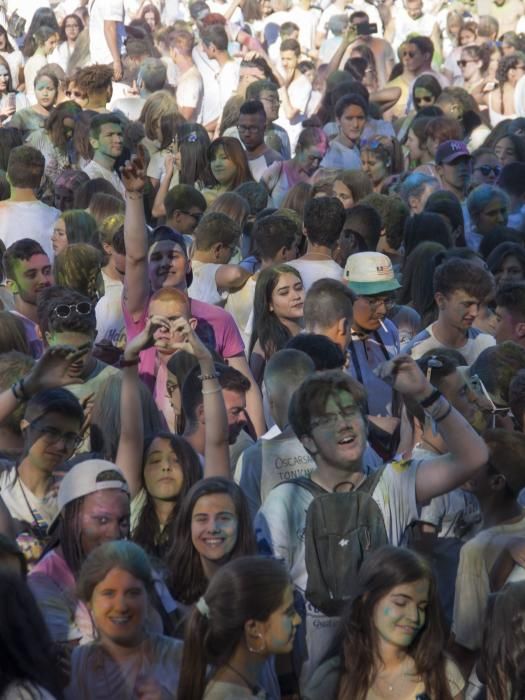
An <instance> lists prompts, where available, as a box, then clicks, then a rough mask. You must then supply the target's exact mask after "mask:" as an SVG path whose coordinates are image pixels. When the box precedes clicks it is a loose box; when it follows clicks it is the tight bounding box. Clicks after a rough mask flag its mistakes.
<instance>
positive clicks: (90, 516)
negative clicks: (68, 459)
mask: <svg viewBox="0 0 525 700" xmlns="http://www.w3.org/2000/svg"><path fill="white" fill-rule="evenodd" d="M128 536H129V496H128V494H126V493H124V492H123V491H120V490H119V489H105V490H104V491H96V492H95V493H90V494H88V495H87V496H86V497H85V498H84V501H83V503H82V505H81V507H80V542H81V545H82V551H83V552H84V554H85V555H86V556H87V555H88V554H89V553H90V552H92V551H93V550H94V549H95V547H98V546H99V545H101V544H104V542H113V541H115V540H124V539H126V538H127V537H128Z"/></svg>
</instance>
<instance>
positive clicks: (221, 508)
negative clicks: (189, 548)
mask: <svg viewBox="0 0 525 700" xmlns="http://www.w3.org/2000/svg"><path fill="white" fill-rule="evenodd" d="M238 525H239V522H238V518H237V513H236V510H235V504H234V502H233V500H232V498H231V496H229V495H228V494H227V493H211V494H207V495H205V496H201V497H200V498H199V499H198V500H197V503H196V504H195V506H194V507H193V513H192V515H191V541H192V544H193V546H194V547H195V549H196V550H197V552H198V553H199V555H200V557H201V561H202V562H203V565H205V563H206V562H209V563H211V564H221V563H223V562H225V561H227V560H228V558H229V556H230V554H231V553H232V550H233V548H234V547H235V545H236V543H237V530H238Z"/></svg>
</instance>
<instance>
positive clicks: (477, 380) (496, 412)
mask: <svg viewBox="0 0 525 700" xmlns="http://www.w3.org/2000/svg"><path fill="white" fill-rule="evenodd" d="M470 384H471V386H472V388H473V390H474V391H475V392H476V393H477V394H478V395H480V396H483V397H484V398H485V399H486V401H487V404H488V406H489V413H491V414H492V416H493V419H494V420H495V418H496V416H502V417H505V416H508V415H511V410H510V406H496V404H495V403H494V401H493V400H492V397H491V395H490V394H489V392H488V391H487V387H486V386H485V384H484V383H483V380H482V379H481V377H480V376H479V375H477V374H473V375H472V376H471V377H470ZM493 427H494V426H493Z"/></svg>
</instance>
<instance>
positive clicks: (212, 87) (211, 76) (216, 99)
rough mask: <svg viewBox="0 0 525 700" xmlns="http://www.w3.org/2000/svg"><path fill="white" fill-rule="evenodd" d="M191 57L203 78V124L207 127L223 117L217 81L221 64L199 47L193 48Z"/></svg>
mask: <svg viewBox="0 0 525 700" xmlns="http://www.w3.org/2000/svg"><path fill="white" fill-rule="evenodd" d="M191 57H192V59H193V62H194V63H195V65H196V66H197V70H198V71H199V73H200V74H201V77H202V83H203V88H204V95H203V98H202V124H203V126H205V125H206V124H209V123H210V122H213V121H214V120H215V119H218V118H219V117H220V116H221V111H222V107H221V97H220V90H219V83H218V81H217V74H218V72H219V64H218V63H217V61H216V60H215V59H209V58H208V57H207V56H206V54H205V53H204V52H203V51H202V49H201V48H200V47H199V46H195V47H194V48H193V51H192V54H191Z"/></svg>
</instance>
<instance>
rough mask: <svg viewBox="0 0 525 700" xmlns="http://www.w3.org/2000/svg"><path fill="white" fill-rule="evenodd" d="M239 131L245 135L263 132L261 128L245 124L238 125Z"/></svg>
mask: <svg viewBox="0 0 525 700" xmlns="http://www.w3.org/2000/svg"><path fill="white" fill-rule="evenodd" d="M237 129H238V130H239V133H245V134H256V133H257V132H259V131H261V127H260V126H244V125H243V124H237Z"/></svg>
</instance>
